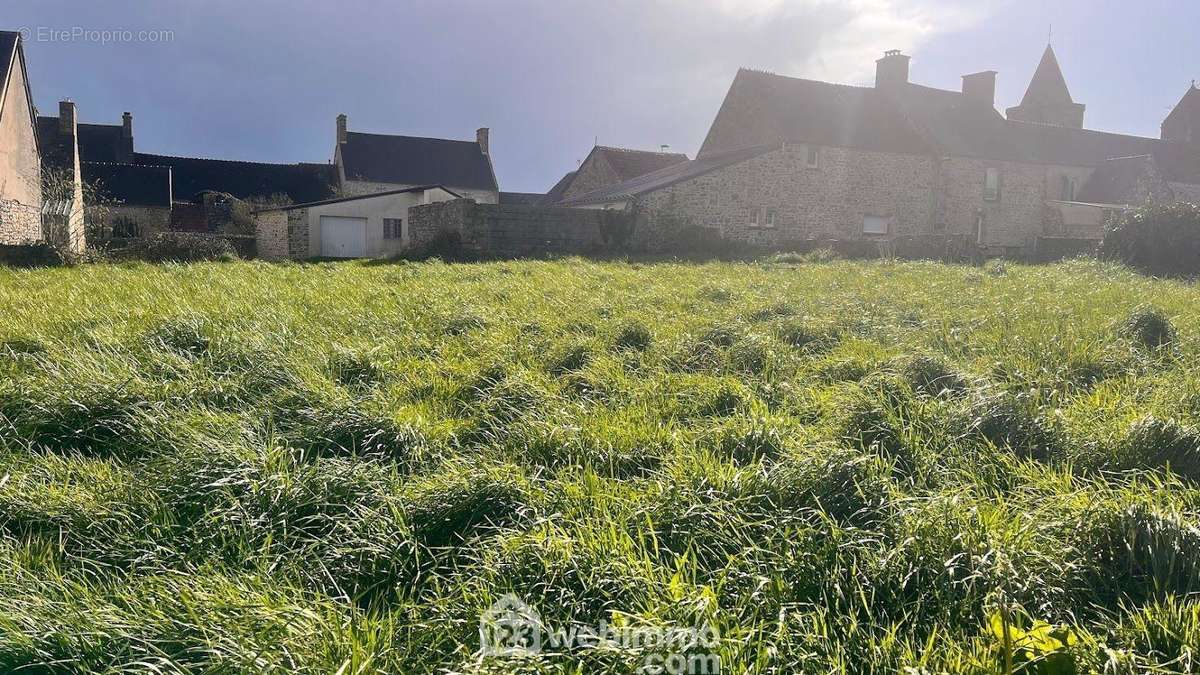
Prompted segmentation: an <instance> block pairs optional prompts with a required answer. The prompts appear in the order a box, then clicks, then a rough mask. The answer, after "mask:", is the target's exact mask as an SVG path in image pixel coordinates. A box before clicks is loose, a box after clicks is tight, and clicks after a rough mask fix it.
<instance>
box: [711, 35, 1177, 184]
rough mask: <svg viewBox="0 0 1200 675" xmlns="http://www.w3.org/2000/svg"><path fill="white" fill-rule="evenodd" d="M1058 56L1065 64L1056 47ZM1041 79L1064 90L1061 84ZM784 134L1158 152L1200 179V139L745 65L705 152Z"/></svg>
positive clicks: (1167, 164) (1054, 150) (1038, 149)
mask: <svg viewBox="0 0 1200 675" xmlns="http://www.w3.org/2000/svg"><path fill="white" fill-rule="evenodd" d="M1051 59H1052V63H1055V64H1056V63H1057V62H1056V61H1053V53H1052V52H1051ZM1060 76H1061V73H1060ZM1043 77H1044V78H1048V77H1050V76H1043ZM1036 79H1037V78H1035V80H1036ZM1051 79H1054V78H1051ZM1043 81H1045V80H1043ZM1064 87H1065V85H1064ZM1037 88H1038V89H1043V88H1044V89H1045V90H1046V94H1047V95H1051V94H1053V95H1063V94H1062V92H1061V91H1059V92H1057V93H1055V92H1056V85H1055V86H1050V85H1041V84H1039V85H1038V87H1037ZM1065 95H1066V96H1069V94H1065ZM781 142H799V143H813V144H817V145H830V146H836V147H848V148H856V149H863V150H874V151H880V152H901V153H909V154H926V155H936V156H954V157H971V158H981V159H993V160H1005V161H1014V162H1024V163H1032V164H1060V165H1066V166H1100V165H1101V164H1103V163H1104V162H1105V161H1107V160H1109V159H1113V158H1118V157H1131V156H1137V155H1153V156H1154V158H1155V161H1156V163H1157V164H1158V166H1159V168H1160V170H1161V171H1162V173H1163V176H1164V177H1165V178H1166V179H1167V180H1171V181H1176V182H1197V181H1200V147H1198V146H1194V145H1184V144H1179V143H1172V142H1168V141H1162V140H1159V139H1156V138H1144V137H1140V136H1129V135H1125V134H1114V133H1107V132H1101V131H1092V130H1088V129H1076V128H1069V127H1062V126H1054V125H1049V124H1037V123H1033V122H1021V121H1016V120H1011V119H1005V118H1004V117H1003V116H1002V115H1000V113H999V112H997V111H996V109H995V108H994V107H992V106H989V105H981V104H979V103H976V102H974V101H972V100H971V99H969V98H967V97H965V96H963V95H962V93H961V92H957V91H947V90H943V89H935V88H932V87H926V86H922V85H917V84H911V83H910V84H906V85H904V86H903V87H899V88H896V89H894V90H887V91H880V90H878V89H876V88H874V87H852V86H847V85H839V84H829V83H826V82H817V81H814V80H804V79H799V78H792V77H785V76H782V75H775V74H771V73H763V72H758V71H752V70H745V69H743V70H741V71H739V72H738V74H737V77H735V78H734V82H733V85H732V86H731V87H730V89H729V93H728V94H727V95H726V98H725V102H724V103H723V104H722V106H721V112H720V113H718V115H717V119H716V120H715V121H714V122H713V126H712V129H711V130H710V131H709V134H708V138H707V139H706V140H705V143H704V146H703V147H702V148H701V150H700V154H699V155H698V158H699V159H703V158H704V157H705V156H707V155H710V154H712V153H714V152H716V151H722V152H725V151H728V150H731V149H735V148H737V147H756V146H760V145H777V144H779V143H781ZM731 146H732V147H731Z"/></svg>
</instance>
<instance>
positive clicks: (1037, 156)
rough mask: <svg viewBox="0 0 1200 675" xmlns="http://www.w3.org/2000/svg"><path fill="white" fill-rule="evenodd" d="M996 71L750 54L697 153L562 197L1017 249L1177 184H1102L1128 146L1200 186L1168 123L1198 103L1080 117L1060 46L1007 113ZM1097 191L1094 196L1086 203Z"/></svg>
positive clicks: (892, 59)
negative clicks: (774, 60)
mask: <svg viewBox="0 0 1200 675" xmlns="http://www.w3.org/2000/svg"><path fill="white" fill-rule="evenodd" d="M995 84H996V73H995V72H991V71H987V72H982V73H974V74H971V75H967V76H964V77H963V86H962V89H961V90H960V91H948V90H942V89H935V88H932V87H925V86H922V85H918V84H914V83H911V82H909V59H908V57H907V56H904V55H903V54H900V53H899V52H889V53H887V54H886V55H885V56H884V57H883V58H882V59H880V60H879V61H878V62H877V64H876V82H875V86H873V87H854V86H847V85H840V84H832V83H827V82H818V81H814V80H804V79H799V78H791V77H785V76H780V75H775V74H772V73H764V72H759V71H752V70H744V69H743V70H741V71H739V73H738V74H737V76H736V77H735V78H734V82H733V84H732V85H731V87H730V90H729V92H728V94H727V95H726V98H725V101H724V102H723V104H722V106H721V109H720V111H719V112H718V114H717V117H716V119H715V120H714V122H713V125H712V127H711V128H710V130H709V133H708V135H707V137H706V139H705V141H704V144H703V146H702V147H701V149H700V152H699V153H698V154H697V157H696V159H695V160H691V161H690V162H686V163H681V164H678V165H674V166H669V167H666V168H664V169H660V170H658V171H655V172H652V173H649V174H646V175H644V176H640V177H638V178H635V179H632V180H629V181H625V182H622V183H617V184H614V185H609V186H606V187H603V188H600V189H598V190H594V191H591V192H586V193H583V194H578V195H576V196H574V197H569V198H566V199H564V200H563V202H562V204H563V205H564V206H574V207H581V208H609V209H638V210H640V211H641V212H642V213H644V214H645V215H646V217H647V218H648V219H649V221H650V222H654V221H655V220H656V219H657V218H659V217H666V218H674V219H677V220H683V221H686V222H687V223H690V224H693V225H698V226H701V227H706V228H711V229H714V230H717V231H719V232H720V233H721V234H722V235H723V236H726V237H729V238H732V239H737V240H743V241H751V242H756V243H763V244H777V243H781V242H785V241H790V240H798V239H813V238H826V237H831V238H839V239H845V238H854V239H857V238H887V237H892V236H897V235H909V234H911V235H924V234H937V235H958V236H961V237H967V238H970V239H971V240H973V241H974V242H976V243H977V245H978V246H979V247H980V248H982V249H984V250H985V251H990V252H995V253H1003V254H1021V253H1027V252H1029V251H1030V250H1031V249H1033V248H1034V247H1035V245H1036V241H1037V240H1038V238H1039V237H1061V236H1074V237H1085V238H1097V237H1099V236H1100V235H1101V225H1102V221H1103V215H1104V214H1105V213H1107V212H1111V210H1112V209H1114V208H1119V207H1121V205H1122V204H1126V205H1127V204H1130V203H1138V202H1137V201H1134V200H1138V199H1141V198H1142V197H1144V196H1145V195H1146V194H1156V195H1165V194H1168V192H1167V191H1164V190H1162V189H1157V190H1156V191H1155V190H1147V189H1142V190H1140V191H1138V190H1126V191H1125V192H1124V193H1121V192H1120V191H1119V190H1117V189H1116V188H1113V187H1108V186H1109V185H1112V184H1113V183H1112V182H1111V181H1108V182H1106V180H1107V179H1104V176H1106V175H1107V174H1108V173H1110V172H1112V171H1116V170H1118V169H1121V170H1124V168H1123V162H1125V161H1126V160H1127V158H1131V157H1148V158H1150V159H1151V164H1152V166H1153V167H1154V168H1155V170H1156V171H1155V172H1153V173H1151V174H1147V176H1146V178H1145V180H1144V181H1143V182H1145V181H1148V180H1158V181H1160V182H1161V184H1162V185H1165V186H1167V187H1169V194H1170V195H1172V198H1178V197H1180V196H1182V195H1186V194H1191V192H1190V191H1191V190H1192V189H1193V187H1194V186H1196V185H1200V151H1197V148H1196V146H1194V145H1191V144H1189V143H1187V142H1185V141H1180V140H1178V139H1177V138H1176V137H1175V136H1174V135H1178V134H1184V133H1186V130H1184V131H1181V129H1183V128H1184V127H1186V126H1187V125H1186V123H1185V122H1184V121H1180V120H1190V119H1192V118H1191V117H1190V114H1185V113H1184V112H1180V113H1178V114H1177V115H1175V116H1174V119H1173V121H1172V123H1171V130H1172V135H1168V134H1166V133H1165V132H1164V136H1170V137H1168V138H1164V139H1151V138H1142V137H1136V136H1127V135H1122V134H1110V133H1104V132H1097V131H1091V130H1087V129H1084V128H1083V113H1084V106H1083V105H1082V104H1079V103H1076V102H1075V101H1074V100H1073V98H1072V97H1071V95H1070V93H1069V91H1068V90H1067V86H1066V82H1065V79H1064V78H1063V76H1062V73H1061V70H1060V68H1059V66H1058V60H1057V58H1056V56H1055V55H1054V52H1053V50H1052V49H1050V48H1047V50H1046V52H1045V53H1044V54H1043V57H1042V61H1041V63H1040V64H1039V66H1038V69H1037V72H1036V73H1035V76H1034V78H1033V81H1032V82H1031V83H1030V86H1029V89H1028V92H1027V93H1026V95H1025V97H1024V99H1023V100H1022V103H1021V105H1019V106H1015V107H1014V108H1011V109H1009V111H1008V116H1007V117H1005V116H1002V115H1000V113H999V112H998V111H997V110H996V108H995V101H994V97H995ZM1189 94H1190V92H1189ZM1197 98H1200V97H1196V96H1188V97H1185V101H1184V102H1181V106H1183V105H1184V104H1185V103H1186V104H1187V105H1188V106H1191V105H1193V104H1191V103H1188V101H1189V100H1196V99H1197ZM1166 128H1167V127H1166V125H1164V129H1166ZM1093 177H1095V178H1096V182H1092V181H1093ZM1122 184H1123V183H1122ZM1089 194H1090V195H1093V197H1092V198H1094V199H1097V200H1099V201H1098V202H1096V203H1095V204H1091V203H1085V202H1083V201H1082V199H1083V197H1084V196H1086V195H1089Z"/></svg>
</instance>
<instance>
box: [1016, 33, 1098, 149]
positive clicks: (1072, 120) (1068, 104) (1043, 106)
mask: <svg viewBox="0 0 1200 675" xmlns="http://www.w3.org/2000/svg"><path fill="white" fill-rule="evenodd" d="M1085 107H1086V106H1084V105H1083V104H1082V103H1076V102H1075V100H1074V99H1072V98H1071V91H1070V90H1069V89H1067V80H1066V78H1065V77H1063V74H1062V68H1060V67H1059V65H1058V57H1057V56H1055V54H1054V48H1053V47H1051V46H1050V45H1046V51H1045V53H1043V54H1042V61H1041V63H1039V64H1038V67H1037V70H1036V71H1034V73H1033V79H1032V80H1031V81H1030V82H1029V88H1028V89H1026V90H1025V97H1024V98H1022V99H1021V105H1019V106H1015V107H1012V108H1009V109H1008V119H1010V120H1017V121H1021V122H1036V123H1038V124H1052V125H1055V126H1060V127H1072V128H1075V129H1082V128H1083V111H1084V108H1085Z"/></svg>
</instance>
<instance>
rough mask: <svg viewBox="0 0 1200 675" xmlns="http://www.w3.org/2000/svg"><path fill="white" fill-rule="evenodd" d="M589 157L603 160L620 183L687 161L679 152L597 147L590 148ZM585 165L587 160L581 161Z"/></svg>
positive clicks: (685, 156)
mask: <svg viewBox="0 0 1200 675" xmlns="http://www.w3.org/2000/svg"><path fill="white" fill-rule="evenodd" d="M590 156H595V157H596V158H597V159H603V160H604V161H605V162H607V163H608V166H609V167H610V168H612V170H613V172H614V173H616V175H617V178H618V179H619V180H620V181H627V180H629V179H631V178H637V177H638V176H644V175H646V174H648V173H650V172H652V171H658V170H659V169H664V168H666V167H668V166H671V165H673V164H678V163H680V162H686V161H688V157H687V155H685V154H683V153H679V152H654V151H650V150H632V149H629V148H614V147H610V146H606V145H597V146H596V147H594V148H592V151H591V153H589V157H590ZM583 163H584V164H587V159H585V160H584V161H583Z"/></svg>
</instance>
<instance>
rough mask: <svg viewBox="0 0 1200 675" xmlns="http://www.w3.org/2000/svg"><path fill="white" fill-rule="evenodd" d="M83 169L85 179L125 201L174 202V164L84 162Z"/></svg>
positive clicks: (140, 203) (166, 204)
mask: <svg viewBox="0 0 1200 675" xmlns="http://www.w3.org/2000/svg"><path fill="white" fill-rule="evenodd" d="M80 171H81V172H82V174H83V180H84V181H86V182H89V183H92V184H94V185H96V186H97V187H98V188H99V190H100V192H101V193H102V194H103V195H104V196H105V197H107V198H108V199H111V200H114V201H116V202H119V203H120V204H121V205H127V206H162V207H169V206H171V201H172V190H171V168H170V167H166V166H147V165H141V164H111V163H105V162H82V163H81V164H80Z"/></svg>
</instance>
